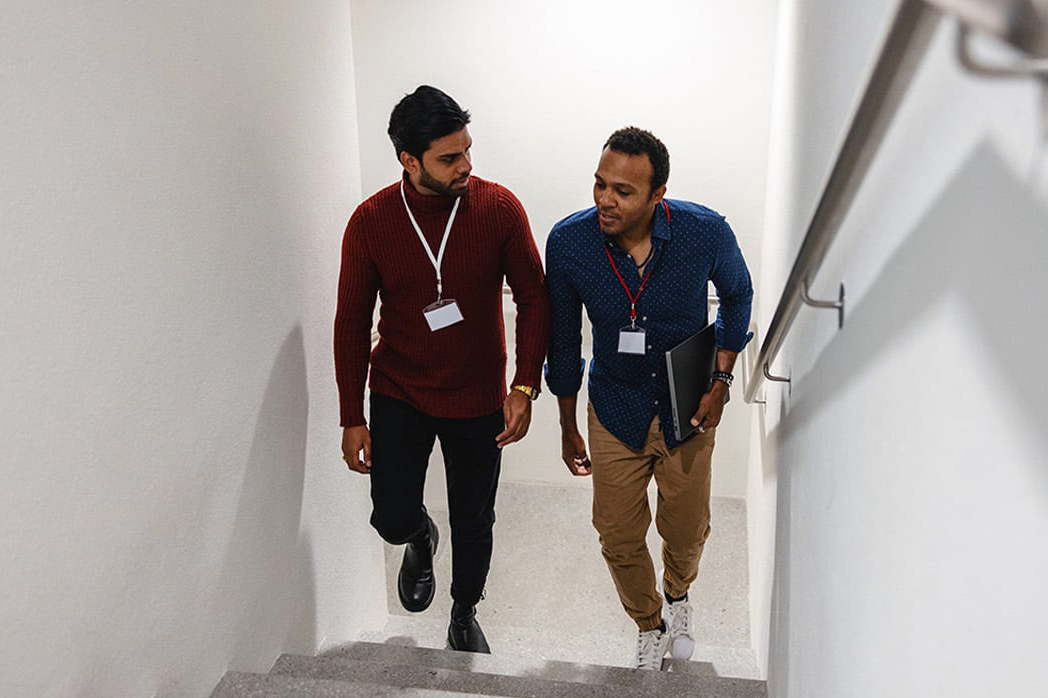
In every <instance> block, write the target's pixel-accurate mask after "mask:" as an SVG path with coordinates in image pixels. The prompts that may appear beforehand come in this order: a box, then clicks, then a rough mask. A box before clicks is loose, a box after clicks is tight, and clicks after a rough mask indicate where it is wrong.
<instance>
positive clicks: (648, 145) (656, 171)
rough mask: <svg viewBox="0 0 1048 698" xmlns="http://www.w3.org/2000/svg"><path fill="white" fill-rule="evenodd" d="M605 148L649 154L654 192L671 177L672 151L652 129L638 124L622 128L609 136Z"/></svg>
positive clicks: (627, 153) (630, 153)
mask: <svg viewBox="0 0 1048 698" xmlns="http://www.w3.org/2000/svg"><path fill="white" fill-rule="evenodd" d="M604 148H610V149H612V150H614V151H615V152H616V153H625V154H626V155H642V154H643V155H647V156H648V160H650V161H651V191H652V192H654V191H655V190H656V189H658V188H659V187H661V186H662V185H663V184H665V183H666V182H668V181H669V179H670V151H668V150H666V146H665V145H663V143H662V141H660V140H659V139H658V138H656V137H655V135H654V134H653V133H652V132H651V131H645V130H644V129H642V128H637V127H636V126H627V127H626V128H620V129H619V130H618V131H616V132H615V133H613V134H611V135H610V136H608V140H607V141H605V143H604ZM604 148H601V150H604ZM649 193H651V192H649Z"/></svg>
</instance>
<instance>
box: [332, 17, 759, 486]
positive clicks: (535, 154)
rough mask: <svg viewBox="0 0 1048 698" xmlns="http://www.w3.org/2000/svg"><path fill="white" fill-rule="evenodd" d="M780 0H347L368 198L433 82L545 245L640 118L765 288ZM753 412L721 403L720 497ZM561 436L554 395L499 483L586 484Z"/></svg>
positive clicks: (585, 199) (733, 475)
mask: <svg viewBox="0 0 1048 698" xmlns="http://www.w3.org/2000/svg"><path fill="white" fill-rule="evenodd" d="M777 4H778V3H777V2H776V0H744V1H740V2H731V3H724V2H713V1H702V2H694V1H693V0H692V1H688V2H683V1H677V2H673V1H671V0H657V1H654V2H647V3H637V2H626V1H625V0H603V1H601V2H596V1H595V0H594V1H583V0H575V1H573V2H556V1H554V0H539V1H538V2H531V3H503V2H478V1H470V0H450V1H448V2H441V3H421V2H413V1H411V0H353V2H352V7H353V50H354V58H355V67H356V80H357V94H358V104H359V129H360V143H361V172H362V182H363V188H364V191H365V192H372V191H375V190H377V189H379V188H380V187H382V186H385V185H386V184H388V183H389V182H391V181H394V180H395V179H396V177H397V176H398V174H399V166H398V164H397V161H396V158H395V156H394V153H393V149H392V146H391V145H390V143H389V139H388V138H387V136H386V127H387V124H388V120H389V112H390V110H391V109H392V107H393V105H394V104H395V103H396V102H397V100H399V99H400V98H401V97H402V96H403V95H404V94H406V93H408V92H411V91H412V90H414V88H415V87H416V86H417V85H419V84H422V83H429V84H433V85H436V86H438V87H440V88H442V89H444V90H446V91H447V92H448V93H449V94H451V95H452V96H453V97H455V99H456V100H457V101H458V102H459V103H460V104H461V105H462V106H463V107H464V108H466V109H469V110H470V111H471V112H472V114H473V123H472V124H470V131H471V133H472V134H473V137H474V142H475V145H474V148H473V157H474V166H475V172H476V174H478V175H479V176H482V177H486V178H488V179H494V180H496V181H498V182H501V183H503V184H505V185H507V186H508V187H510V189H512V190H513V191H514V192H515V193H516V194H517V196H519V197H520V199H521V201H523V203H524V206H525V208H526V209H527V211H528V213H529V216H530V218H531V224H532V228H533V230H534V232H535V236H536V238H537V240H538V243H539V246H540V248H543V247H544V246H545V239H546V234H547V233H548V231H549V229H550V227H552V225H553V224H554V223H555V222H556V221H557V220H559V219H560V218H562V217H564V216H565V215H567V214H568V213H571V212H572V211H575V210H578V209H581V208H585V207H588V206H591V205H592V181H593V171H594V168H595V167H596V162H597V159H598V157H599V154H600V147H601V145H602V144H603V143H604V140H605V139H606V138H607V136H608V135H609V134H610V133H611V132H612V131H613V130H615V129H616V128H619V127H622V126H626V125H630V124H634V125H637V126H641V127H644V128H648V129H650V130H652V131H653V132H654V133H655V134H656V135H658V136H659V137H660V138H661V139H662V140H663V141H664V142H665V143H666V145H667V147H668V148H669V151H670V156H671V172H670V182H669V194H668V195H669V196H671V197H679V198H685V199H691V200H696V201H700V202H702V203H705V204H707V205H709V206H712V207H713V208H716V209H718V210H719V211H721V212H722V213H724V214H725V215H727V217H728V220H729V221H730V222H731V223H732V225H733V227H734V229H735V231H736V234H737V235H738V237H739V241H740V244H741V246H742V249H743V252H744V254H745V255H746V258H747V260H748V262H749V263H750V266H751V270H753V274H754V279H755V280H756V279H757V278H758V277H759V270H760V237H761V234H762V230H763V209H764V177H765V172H766V157H767V140H768V128H769V120H770V116H769V115H770V105H771V80H772V65H773V55H774V41H775V21H776V16H775V15H776V7H777ZM751 413H752V410H751V409H750V408H749V407H747V406H745V405H744V404H743V402H742V400H736V401H733V402H732V404H731V405H730V406H729V408H728V412H727V416H726V421H725V423H724V427H723V428H722V430H721V435H720V437H719V439H718V446H717V452H716V454H715V456H714V472H715V475H714V490H715V494H718V495H727V496H743V495H744V494H745V481H746V461H747V458H748V453H749V447H748V444H749V423H750V415H751ZM579 419H580V424H581V423H583V420H584V415H582V414H581V410H580V417H579ZM559 442H560V438H559V427H558V426H557V417H556V403H555V401H554V400H553V399H552V398H551V397H550V396H549V394H548V393H547V394H545V395H544V396H543V397H542V399H540V401H539V403H538V404H537V407H536V414H535V425H534V427H533V431H532V433H531V435H530V436H529V438H528V439H526V440H525V441H523V442H522V443H520V444H517V445H515V446H513V447H512V449H511V450H509V451H507V454H506V456H505V459H504V460H505V470H504V473H505V474H504V477H506V478H507V479H511V480H540V481H550V482H555V483H557V484H584V481H581V480H578V479H573V478H571V477H570V476H568V475H567V474H566V473H565V472H564V466H563V464H561V462H560V457H559V451H560V448H559Z"/></svg>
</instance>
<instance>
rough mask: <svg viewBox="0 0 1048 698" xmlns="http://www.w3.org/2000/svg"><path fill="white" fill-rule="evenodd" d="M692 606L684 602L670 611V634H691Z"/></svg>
mask: <svg viewBox="0 0 1048 698" xmlns="http://www.w3.org/2000/svg"><path fill="white" fill-rule="evenodd" d="M690 630H691V606H689V605H687V604H686V603H682V604H681V605H680V606H679V607H678V608H675V609H674V610H673V611H671V613H670V634H671V635H679V634H682V633H683V634H690Z"/></svg>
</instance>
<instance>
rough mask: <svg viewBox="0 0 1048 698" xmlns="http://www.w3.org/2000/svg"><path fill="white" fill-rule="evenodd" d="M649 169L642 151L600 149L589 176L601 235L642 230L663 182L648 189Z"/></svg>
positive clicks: (649, 183) (650, 168) (649, 221)
mask: <svg viewBox="0 0 1048 698" xmlns="http://www.w3.org/2000/svg"><path fill="white" fill-rule="evenodd" d="M652 171H653V170H652V167H651V160H649V159H648V156H647V155H646V154H643V153H642V154H640V155H627V154H625V153H619V152H616V151H614V150H611V149H609V148H605V149H604V152H603V153H601V156H600V163H598V165H597V172H596V173H595V174H594V175H593V203H595V204H596V205H597V217H598V220H599V221H600V229H601V230H602V231H604V234H606V235H622V234H626V235H627V236H628V235H629V234H631V233H636V232H642V231H644V230H646V228H647V226H648V225H649V224H650V223H651V217H652V214H653V213H654V212H655V206H656V205H657V204H658V203H659V202H660V201H661V200H662V197H663V195H664V194H665V193H666V186H665V185H663V186H661V187H659V188H658V189H656V190H655V191H654V192H653V191H651V175H652Z"/></svg>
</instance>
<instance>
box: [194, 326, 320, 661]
mask: <svg viewBox="0 0 1048 698" xmlns="http://www.w3.org/2000/svg"><path fill="white" fill-rule="evenodd" d="M308 422H309V391H308V383H307V376H306V357H305V348H304V346H303V340H302V328H301V327H299V326H296V327H295V328H294V329H293V330H292V331H291V333H290V334H289V335H288V337H287V339H286V340H285V341H284V344H283V346H282V347H281V348H280V352H279V354H278V355H277V358H276V361H275V362H274V364H273V368H272V370H271V371H270V374H269V382H268V384H267V385H266V391H265V394H264V396H263V398H262V405H261V407H260V409H259V415H258V421H257V423H256V426H255V434H254V439H253V441H252V445H251V453H250V457H249V459H248V463H247V467H246V468H245V470H244V480H243V483H242V485H241V488H240V499H239V502H238V505H237V513H236V519H235V521H234V523H233V528H232V534H231V536H230V540H229V548H228V551H227V554H226V561H225V565H224V567H223V570H222V574H221V576H220V579H219V586H218V592H217V594H216V598H215V609H214V614H213V616H214V622H215V623H216V624H226V625H225V627H227V628H228V629H229V630H230V631H231V636H232V637H233V638H234V643H235V644H234V646H233V650H232V652H231V654H230V655H229V668H230V669H244V670H252V671H258V670H265V669H268V666H269V664H271V663H272V662H273V660H274V659H275V658H276V656H277V655H278V654H279V653H280V652H281V651H283V650H285V649H289V650H292V651H298V652H306V653H307V654H312V653H313V650H314V649H315V647H316V637H315V635H316V599H315V597H316V582H315V578H314V570H313V555H312V550H311V547H310V545H309V542H308V540H306V539H304V538H302V537H300V535H299V529H300V519H301V513H302V493H303V482H304V478H305V465H306V438H307V427H308Z"/></svg>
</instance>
